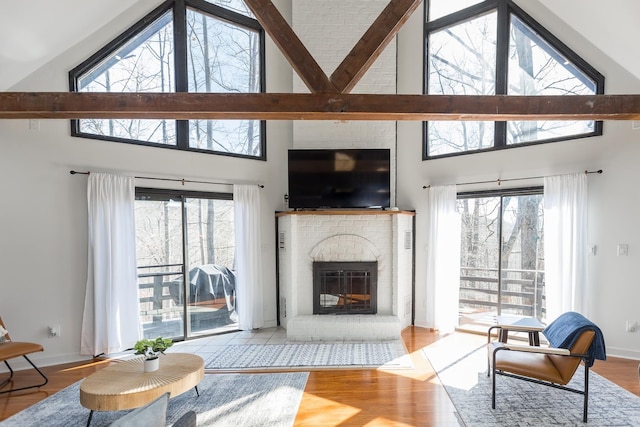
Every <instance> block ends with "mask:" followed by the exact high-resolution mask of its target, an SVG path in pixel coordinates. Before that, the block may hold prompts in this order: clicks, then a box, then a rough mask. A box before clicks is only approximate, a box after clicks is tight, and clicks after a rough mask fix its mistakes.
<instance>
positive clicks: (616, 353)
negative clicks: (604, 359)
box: [607, 346, 640, 360]
mask: <svg viewBox="0 0 640 427" xmlns="http://www.w3.org/2000/svg"><path fill="white" fill-rule="evenodd" d="M607 356H611V357H621V358H623V359H631V360H640V351H638V350H630V349H628V348H619V347H609V346H607Z"/></svg>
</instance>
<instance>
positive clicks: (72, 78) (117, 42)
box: [69, 0, 267, 161]
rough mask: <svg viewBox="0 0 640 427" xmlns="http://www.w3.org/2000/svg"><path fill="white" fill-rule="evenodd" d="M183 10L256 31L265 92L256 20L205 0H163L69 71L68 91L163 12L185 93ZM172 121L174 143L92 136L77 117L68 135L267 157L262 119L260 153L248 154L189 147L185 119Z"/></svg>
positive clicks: (261, 35)
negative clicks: (169, 20) (170, 22)
mask: <svg viewBox="0 0 640 427" xmlns="http://www.w3.org/2000/svg"><path fill="white" fill-rule="evenodd" d="M187 9H193V10H196V11H198V12H201V13H204V14H206V15H208V16H213V17H215V18H217V19H221V20H224V21H227V22H230V23H232V24H235V25H237V26H238V27H242V28H247V29H249V30H252V31H256V32H257V33H258V37H259V40H260V93H264V92H265V88H266V58H265V52H266V49H265V43H266V40H265V39H266V37H265V31H264V29H263V28H262V26H261V25H260V23H259V22H258V21H257V20H256V19H253V18H250V17H248V16H246V15H243V14H241V13H238V12H234V11H232V10H230V9H226V8H224V7H222V6H218V5H215V4H212V3H208V2H206V1H205V0H167V1H165V2H164V3H162V4H161V5H160V6H158V7H156V8H155V9H154V10H152V11H151V12H150V13H148V14H147V15H146V16H144V17H143V18H142V19H140V20H139V21H138V22H136V23H135V24H133V25H132V26H131V27H129V28H128V29H126V30H125V31H124V32H122V33H121V34H120V35H119V36H117V37H116V38H114V39H113V40H112V41H110V42H109V43H108V44H107V45H105V46H104V47H102V48H101V49H100V50H98V51H97V52H96V53H94V54H93V55H91V56H90V57H89V58H88V59H86V60H85V61H83V62H82V63H81V64H80V65H78V66H77V67H75V68H73V69H72V70H71V71H69V90H70V91H71V92H79V90H78V79H79V78H80V77H81V76H82V75H83V74H85V73H86V72H88V71H89V70H90V69H92V68H93V67H95V66H96V65H97V64H99V63H100V62H101V61H104V60H105V59H107V58H108V57H109V56H110V55H111V54H113V53H114V52H116V51H117V50H118V49H119V48H121V47H122V46H123V45H125V44H126V43H127V42H129V41H130V40H131V39H132V38H134V37H136V36H137V35H139V34H141V33H143V32H144V31H145V30H146V29H147V28H148V27H149V26H150V25H151V24H152V23H153V22H154V21H156V20H158V19H159V18H160V17H162V16H163V15H164V14H165V13H168V12H172V13H173V37H174V49H175V54H174V73H175V75H174V77H173V78H174V83H175V92H176V93H180V92H183V93H186V92H188V85H189V80H188V75H187V56H188V49H187V39H186V34H187V29H186V27H187V21H186V14H187ZM175 123H176V144H175V145H168V144H159V143H155V142H149V141H142V140H135V139H128V138H120V137H113V136H107V135H96V134H92V133H86V132H81V131H80V120H78V119H75V120H71V136H74V137H80V138H89V139H97V140H103V141H113V142H121V143H126V144H134V145H144V146H148V147H159V148H164V149H171V150H179V151H190V152H198V153H206V154H213V155H219V156H229V157H240V158H245V159H251V160H262V161H266V160H267V125H266V121H265V120H260V156H252V155H248V154H239V153H229V152H224V151H215V150H206V149H201V148H195V147H190V146H189V120H175Z"/></svg>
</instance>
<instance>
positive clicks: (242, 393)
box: [0, 372, 309, 427]
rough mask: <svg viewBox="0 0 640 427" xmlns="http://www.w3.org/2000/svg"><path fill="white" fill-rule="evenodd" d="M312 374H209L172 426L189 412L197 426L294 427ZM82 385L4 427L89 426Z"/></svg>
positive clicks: (172, 412) (177, 402)
mask: <svg viewBox="0 0 640 427" xmlns="http://www.w3.org/2000/svg"><path fill="white" fill-rule="evenodd" d="M308 376H309V373H308V372H289V373H273V374H213V375H212V374H208V375H205V376H204V379H203V380H202V381H201V382H200V384H199V385H198V390H199V392H200V396H199V397H198V396H197V395H196V392H195V390H190V391H187V392H185V393H183V394H181V395H180V396H177V397H175V398H173V399H171V400H169V406H168V409H167V425H172V424H173V423H174V422H175V421H176V420H177V419H178V418H180V416H182V415H183V414H184V413H185V412H187V411H189V410H194V411H195V412H196V414H197V421H198V426H233V427H237V426H243V427H244V426H256V427H258V426H261V427H262V426H273V427H276V426H277V427H280V426H291V425H293V422H294V420H295V417H296V414H297V412H298V406H299V405H300V400H301V399H302V394H303V391H304V387H305V384H306V383H307V378H308ZM80 382H81V381H78V382H77V383H75V384H73V385H71V386H69V387H67V388H65V389H64V390H61V391H60V392H58V393H56V394H54V395H53V396H50V397H48V398H47V399H45V400H43V401H41V402H39V403H36V404H35V405H33V406H31V407H29V408H27V409H25V410H24V411H22V412H19V413H17V414H16V415H14V416H13V417H11V418H8V419H7V420H5V421H4V422H0V425H1V426H2V427H25V426H38V427H40V426H66V427H71V426H84V425H86V423H87V419H88V417H89V410H88V409H86V408H84V407H82V406H81V405H80V400H79V396H80ZM127 412H128V411H115V412H95V413H94V415H93V419H92V420H91V426H92V427H98V426H107V425H109V424H110V423H111V422H113V421H115V420H116V419H118V418H120V417H121V416H123V415H124V414H126V413H127Z"/></svg>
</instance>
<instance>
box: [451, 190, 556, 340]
mask: <svg viewBox="0 0 640 427" xmlns="http://www.w3.org/2000/svg"><path fill="white" fill-rule="evenodd" d="M458 209H459V212H460V214H461V219H462V241H461V253H460V260H461V263H460V266H461V271H460V326H461V327H468V328H472V329H473V328H474V326H477V327H478V328H480V329H482V328H484V325H486V324H493V323H494V322H495V317H496V316H498V315H515V316H532V317H536V318H538V319H540V320H543V319H544V318H545V294H544V252H543V223H544V217H543V212H544V210H543V196H542V189H541V188H533V189H520V190H506V191H499V192H485V193H466V194H461V195H460V196H459V198H458ZM485 330H486V329H485Z"/></svg>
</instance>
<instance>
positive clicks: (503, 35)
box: [422, 0, 605, 161]
mask: <svg viewBox="0 0 640 427" xmlns="http://www.w3.org/2000/svg"><path fill="white" fill-rule="evenodd" d="M429 7H430V0H426V1H425V7H424V21H423V22H424V29H423V41H424V48H423V82H422V83H423V93H424V94H428V93H429V92H428V90H429V34H430V33H431V32H434V31H438V30H440V29H442V28H446V27H450V26H452V25H455V24H458V23H461V22H464V21H468V20H471V19H473V18H476V17H478V16H480V15H482V14H485V13H488V12H491V11H497V29H496V30H497V33H496V34H497V39H496V43H497V47H496V79H495V92H496V93H495V95H508V93H507V92H508V87H507V85H508V71H509V70H508V69H509V66H508V57H509V38H510V25H511V24H510V23H511V19H510V18H511V15H515V16H516V17H517V18H518V19H519V20H521V21H522V22H523V23H524V24H525V25H527V26H529V27H530V28H531V29H532V30H533V32H534V33H535V34H537V35H538V36H539V38H541V39H543V40H544V41H545V42H546V43H548V44H549V45H550V46H551V47H553V48H554V49H556V50H557V51H558V52H559V53H560V54H561V55H563V56H564V57H565V58H566V59H567V60H569V61H570V62H571V64H572V65H574V66H575V68H577V69H578V70H579V71H580V72H582V73H584V74H585V75H586V76H588V77H589V78H591V79H592V80H593V82H594V83H595V86H596V91H595V93H596V94H597V95H602V94H604V81H605V78H604V76H603V75H602V74H601V73H600V72H599V71H597V70H596V69H595V68H594V67H593V66H592V65H590V64H589V63H588V62H587V61H585V60H584V59H583V58H581V57H580V56H579V55H578V54H577V53H576V52H574V51H573V50H572V49H571V48H570V47H569V46H567V45H566V44H565V43H563V42H562V41H561V40H560V39H558V38H557V37H556V36H554V35H553V34H552V33H551V32H550V31H549V30H547V29H546V28H545V27H544V26H542V24H540V23H539V22H538V21H536V20H535V19H533V18H532V17H531V16H530V15H528V14H527V13H526V12H525V11H524V10H523V9H521V8H520V7H519V6H518V5H516V3H515V2H514V1H513V0H487V1H484V2H481V3H477V4H475V5H472V6H469V7H467V8H464V9H461V10H459V11H457V12H453V13H451V14H449V15H445V16H443V17H440V18H438V19H435V20H433V21H429ZM567 96H570V95H567ZM493 123H494V127H495V132H494V144H493V146H492V147H489V148H481V149H475V150H467V151H462V152H455V153H446V154H439V155H431V156H430V155H429V146H428V144H429V140H428V139H429V138H428V126H429V122H428V121H425V122H422V160H423V161H424V160H432V159H440V158H446V157H453V156H463V155H468V154H475V153H485V152H491V151H496V150H502V149H510V148H517V147H527V146H531V145H539V144H546V143H550V142H559V141H567V140H574V139H581V138H588V137H592V136H600V135H602V133H603V122H602V121H594V127H593V131H592V132H586V133H581V134H574V135H568V136H561V137H557V138H547V139H541V140H536V141H528V142H522V143H517V144H511V145H509V144H507V121H493Z"/></svg>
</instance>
